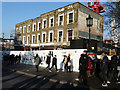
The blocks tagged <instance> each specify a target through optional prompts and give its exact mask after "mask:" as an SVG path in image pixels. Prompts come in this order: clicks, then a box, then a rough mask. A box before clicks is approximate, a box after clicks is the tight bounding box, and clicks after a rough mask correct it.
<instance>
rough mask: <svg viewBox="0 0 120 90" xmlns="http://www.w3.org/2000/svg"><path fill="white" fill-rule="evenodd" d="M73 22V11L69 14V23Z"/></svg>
mask: <svg viewBox="0 0 120 90" xmlns="http://www.w3.org/2000/svg"><path fill="white" fill-rule="evenodd" d="M72 22H73V13H70V14H69V23H72Z"/></svg>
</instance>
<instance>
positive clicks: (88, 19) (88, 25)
mask: <svg viewBox="0 0 120 90" xmlns="http://www.w3.org/2000/svg"><path fill="white" fill-rule="evenodd" d="M86 23H87V27H89V42H88V51H90V47H91V45H90V32H91V29H90V27H92V25H93V18H92V17H91V16H90V14H89V16H88V18H86Z"/></svg>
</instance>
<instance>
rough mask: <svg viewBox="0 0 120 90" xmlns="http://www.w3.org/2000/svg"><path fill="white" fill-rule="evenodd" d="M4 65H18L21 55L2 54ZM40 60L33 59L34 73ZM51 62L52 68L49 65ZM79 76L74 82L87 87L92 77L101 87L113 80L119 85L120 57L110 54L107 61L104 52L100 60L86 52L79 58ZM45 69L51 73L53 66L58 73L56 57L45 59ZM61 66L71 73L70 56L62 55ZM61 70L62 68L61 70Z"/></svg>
mask: <svg viewBox="0 0 120 90" xmlns="http://www.w3.org/2000/svg"><path fill="white" fill-rule="evenodd" d="M3 60H4V63H7V64H8V65H11V64H19V63H20V60H21V55H20V54H19V55H16V56H15V55H14V54H12V55H9V54H6V53H5V54H4V56H3ZM41 62H42V61H41V58H40V57H39V55H38V54H36V56H35V57H34V63H35V68H36V72H38V70H39V65H40V64H41ZM51 62H52V66H51V67H50V64H51ZM78 62H79V75H78V78H77V79H76V80H78V81H79V80H81V81H82V82H83V84H86V85H87V78H88V77H92V76H97V77H99V78H100V79H101V81H102V86H103V87H107V86H108V85H109V84H110V83H111V82H112V81H113V80H114V81H116V82H117V83H120V57H118V56H117V55H116V52H112V55H111V60H109V59H108V53H107V52H106V51H105V52H103V53H102V54H101V57H100V59H97V57H94V58H93V57H92V56H91V55H89V54H88V52H87V51H83V53H82V54H81V55H80V57H79V61H78ZM46 64H47V67H46V68H47V69H48V70H49V72H52V69H53V67H54V66H55V69H56V72H59V70H58V68H57V55H54V56H53V58H52V60H51V54H48V55H47V58H46ZM62 66H63V67H64V69H63V71H66V72H71V71H72V69H71V67H72V62H71V58H70V54H68V56H67V55H64V59H63V60H62ZM61 69H62V68H61Z"/></svg>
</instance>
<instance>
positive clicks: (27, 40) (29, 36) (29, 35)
mask: <svg viewBox="0 0 120 90" xmlns="http://www.w3.org/2000/svg"><path fill="white" fill-rule="evenodd" d="M28 37H29V42H28ZM27 44H28V45H29V44H30V35H27Z"/></svg>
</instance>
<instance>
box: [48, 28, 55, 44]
mask: <svg viewBox="0 0 120 90" xmlns="http://www.w3.org/2000/svg"><path fill="white" fill-rule="evenodd" d="M50 33H52V35H53V36H52V42H53V41H54V40H53V39H54V31H53V30H50V31H49V34H48V35H49V36H48V37H49V38H48V42H50Z"/></svg>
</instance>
